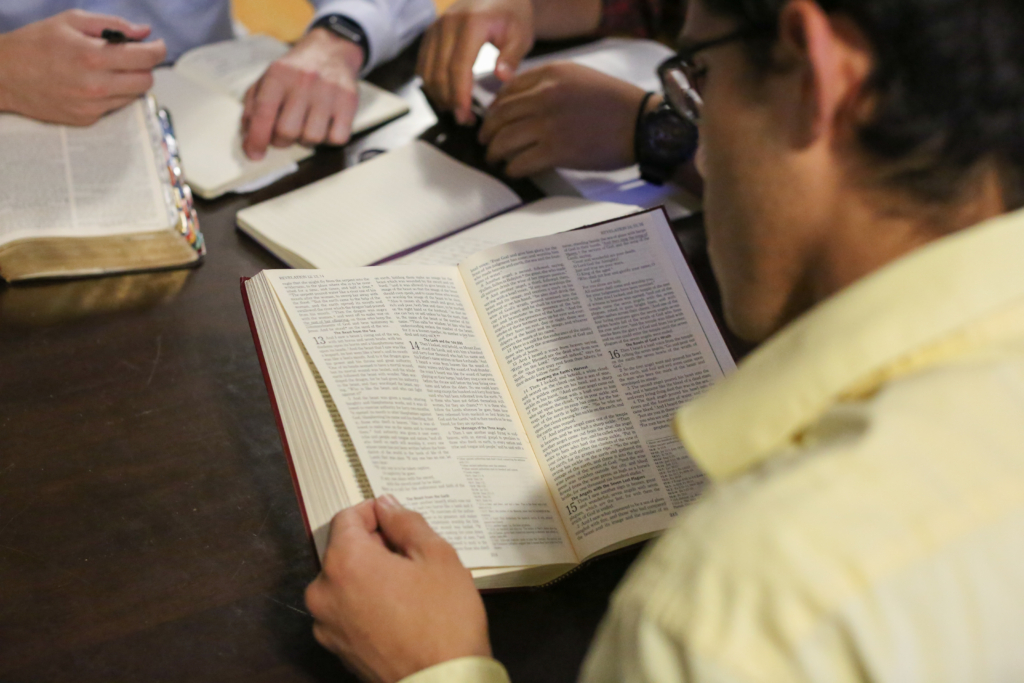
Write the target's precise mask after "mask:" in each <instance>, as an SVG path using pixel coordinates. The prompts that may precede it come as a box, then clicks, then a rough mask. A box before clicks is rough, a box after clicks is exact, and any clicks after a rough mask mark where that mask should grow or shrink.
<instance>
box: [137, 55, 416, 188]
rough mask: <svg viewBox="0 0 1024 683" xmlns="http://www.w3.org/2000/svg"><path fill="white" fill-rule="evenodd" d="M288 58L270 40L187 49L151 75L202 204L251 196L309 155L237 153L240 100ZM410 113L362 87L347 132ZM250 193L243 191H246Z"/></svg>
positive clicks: (397, 101)
mask: <svg viewBox="0 0 1024 683" xmlns="http://www.w3.org/2000/svg"><path fill="white" fill-rule="evenodd" d="M287 51H288V46H287V45H285V44H284V43H282V42H280V41H278V40H275V39H274V38H271V37H269V36H247V37H244V38H238V39H235V40H228V41H223V42H220V43H212V44H210V45H204V46H202V47H198V48H195V49H194V50H190V51H188V52H186V53H185V54H184V55H182V56H181V58H180V59H178V61H177V62H176V63H175V64H174V66H173V67H162V68H159V69H156V70H155V71H154V74H153V76H154V85H153V91H152V92H153V94H154V95H155V96H156V99H157V101H158V102H159V103H160V105H161V106H163V107H166V108H167V109H168V110H169V111H170V112H171V116H172V119H173V123H174V129H175V133H176V135H177V138H178V144H179V147H180V152H181V157H182V163H183V165H184V172H185V176H186V178H187V180H188V182H189V184H190V185H191V186H192V189H193V190H194V191H195V193H196V194H198V195H199V196H201V197H205V198H207V199H212V198H214V197H218V196H220V195H222V194H224V193H225V192H231V191H243V190H251V189H256V187H258V186H260V185H261V182H260V181H265V182H263V183H262V184H266V183H267V182H272V181H273V180H276V179H278V178H280V177H282V176H284V175H287V174H288V173H290V172H293V171H295V170H296V169H297V168H298V166H297V164H296V162H298V161H300V160H302V159H305V158H306V157H309V156H310V155H312V154H313V150H311V149H308V148H306V147H302V146H300V145H293V146H291V147H288V148H286V149H279V148H276V147H270V148H268V150H267V155H266V156H265V157H264V158H263V159H261V160H260V161H251V160H249V159H248V158H247V157H246V156H245V153H244V152H243V151H242V138H241V132H240V123H241V119H242V110H243V106H242V99H243V97H244V96H245V92H246V90H248V89H249V86H250V85H252V84H253V83H255V82H256V80H257V79H258V78H259V77H260V76H261V75H262V74H263V72H264V71H265V70H266V68H267V67H268V66H269V65H270V64H271V63H272V62H274V61H275V60H277V59H279V58H280V57H281V56H283V55H284V54H285V53H286V52H287ZM407 111H409V107H408V105H407V104H406V103H405V101H404V100H402V99H401V98H400V97H397V96H395V95H392V94H391V93H389V92H387V91H385V90H382V89H380V88H378V87H377V86H375V85H372V84H370V83H366V82H365V81H360V82H359V109H358V110H357V111H356V116H355V120H354V121H353V124H352V132H353V133H359V132H361V131H364V130H368V129H370V128H373V127H375V126H378V125H380V124H382V123H385V122H387V121H390V120H391V119H394V118H397V117H398V116H401V115H402V114H405V113H406V112H407ZM247 186H248V187H247Z"/></svg>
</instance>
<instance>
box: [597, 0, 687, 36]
mask: <svg viewBox="0 0 1024 683" xmlns="http://www.w3.org/2000/svg"><path fill="white" fill-rule="evenodd" d="M602 4H603V10H602V14H601V25H600V27H599V28H598V33H599V34H600V35H603V36H630V37H633V38H652V39H654V40H662V41H665V42H668V43H669V44H674V43H675V41H676V38H677V37H678V35H679V31H680V30H682V28H683V18H684V15H685V7H686V0H602Z"/></svg>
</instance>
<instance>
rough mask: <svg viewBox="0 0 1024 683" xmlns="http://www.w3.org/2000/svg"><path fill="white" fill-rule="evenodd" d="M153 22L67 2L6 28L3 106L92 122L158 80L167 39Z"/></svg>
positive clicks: (0, 68)
mask: <svg viewBox="0 0 1024 683" xmlns="http://www.w3.org/2000/svg"><path fill="white" fill-rule="evenodd" d="M149 33H150V30H149V27H148V26H141V25H137V24H132V23H130V22H128V21H125V20H124V19H121V18H119V17H114V16H109V15H102V14H96V13H93V12H85V11H82V10H68V11H66V12H61V13H60V14H57V15H54V16H52V17H49V18H47V19H43V20H41V21H37V22H35V23H32V24H29V25H27V26H24V27H22V28H20V29H16V30H14V31H10V32H9V33H4V34H0V111H9V112H15V113H18V114H21V115H23V116H28V117H31V118H34V119H39V120H41V121H50V122H53V123H64V124H70V125H89V124H91V123H93V122H95V121H96V120H97V119H99V118H100V117H101V116H103V115H104V114H106V113H107V112H110V111H113V110H115V109H119V108H121V107H123V106H125V105H126V104H128V103H130V102H132V101H133V100H135V99H136V98H137V97H138V96H139V95H142V94H143V93H145V92H146V91H147V90H149V89H150V87H152V85H153V76H152V70H153V67H155V66H157V65H159V64H160V63H161V62H163V60H164V58H165V56H166V54H167V48H166V47H165V45H164V42H163V41H162V40H156V41H150V42H145V43H143V42H139V41H142V40H144V39H145V38H147V37H148V36H149Z"/></svg>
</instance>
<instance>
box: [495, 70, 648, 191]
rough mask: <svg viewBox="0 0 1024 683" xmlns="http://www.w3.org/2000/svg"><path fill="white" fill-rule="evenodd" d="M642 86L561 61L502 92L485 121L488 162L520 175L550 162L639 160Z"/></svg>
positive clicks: (584, 165)
mask: <svg viewBox="0 0 1024 683" xmlns="http://www.w3.org/2000/svg"><path fill="white" fill-rule="evenodd" d="M643 97H644V91H643V90H641V89H640V88H638V87H636V86H634V85H632V84H630V83H627V82H625V81H621V80H619V79H617V78H613V77H611V76H607V75H605V74H602V73H601V72H599V71H595V70H593V69H590V68H587V67H585V66H580V65H578V64H573V63H571V62H556V63H553V64H547V65H545V66H541V67H538V68H536V69H531V70H530V71H527V72H526V73H523V74H521V75H519V76H517V77H516V78H515V79H514V80H512V81H511V82H509V83H508V84H506V85H505V86H504V87H503V88H502V89H501V91H499V93H498V96H497V98H495V100H494V103H493V104H491V106H490V108H489V109H488V110H487V116H486V117H485V119H484V123H483V126H481V128H480V142H481V143H482V144H484V145H487V161H488V162H490V163H498V162H500V161H504V162H506V163H507V165H506V167H505V171H506V173H508V175H510V176H512V177H520V176H525V175H530V174H532V173H537V172H539V171H543V170H545V169H548V168H553V167H561V168H576V169H585V170H595V171H598V170H610V169H614V168H622V167H623V166H628V165H630V164H632V163H634V159H633V135H634V132H635V127H636V117H637V111H638V109H639V107H640V102H641V100H643Z"/></svg>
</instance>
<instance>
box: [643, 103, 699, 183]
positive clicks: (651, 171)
mask: <svg viewBox="0 0 1024 683" xmlns="http://www.w3.org/2000/svg"><path fill="white" fill-rule="evenodd" d="M653 95H654V93H653V92H649V93H647V94H646V95H644V99H643V101H642V102H641V103H640V111H639V112H637V117H636V132H635V133H634V135H633V152H634V154H635V155H636V161H637V163H638V164H640V177H641V178H643V179H644V180H646V181H647V182H649V183H653V184H655V185H662V184H664V183H665V181H666V180H668V179H670V178H671V177H672V175H673V174H674V173H675V172H676V169H677V168H679V167H680V166H682V165H683V164H685V163H686V162H688V161H690V159H692V158H693V155H694V153H696V151H697V126H695V125H693V123H691V122H690V121H689V119H686V118H685V117H683V116H680V115H679V114H677V113H676V112H675V110H673V109H672V107H671V106H669V104H668V103H667V102H662V103H661V104H659V105H658V106H657V107H655V108H654V109H653V110H652V111H650V112H646V113H645V112H644V110H645V109H646V108H647V102H648V101H649V100H650V98H651V97H652V96H653Z"/></svg>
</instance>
